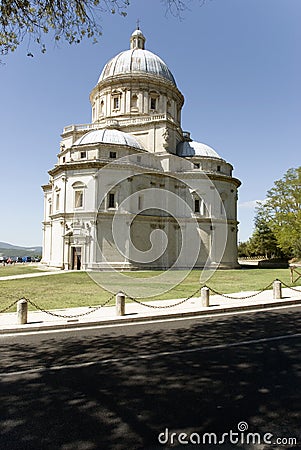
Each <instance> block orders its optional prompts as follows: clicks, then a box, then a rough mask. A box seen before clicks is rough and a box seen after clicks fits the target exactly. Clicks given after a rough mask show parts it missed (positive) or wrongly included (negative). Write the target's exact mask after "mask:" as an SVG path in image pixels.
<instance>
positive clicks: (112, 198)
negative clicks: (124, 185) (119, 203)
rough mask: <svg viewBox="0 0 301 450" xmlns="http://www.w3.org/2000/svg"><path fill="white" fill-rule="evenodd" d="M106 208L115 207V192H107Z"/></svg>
mask: <svg viewBox="0 0 301 450" xmlns="http://www.w3.org/2000/svg"><path fill="white" fill-rule="evenodd" d="M108 200H109V201H108V208H115V194H109V198H108Z"/></svg>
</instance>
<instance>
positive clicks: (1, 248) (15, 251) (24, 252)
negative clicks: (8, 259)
mask: <svg viewBox="0 0 301 450" xmlns="http://www.w3.org/2000/svg"><path fill="white" fill-rule="evenodd" d="M40 255H42V247H41V246H39V245H37V246H34V247H20V246H18V245H13V244H8V243H7V242H0V256H40Z"/></svg>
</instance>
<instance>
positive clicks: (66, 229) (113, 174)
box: [42, 28, 240, 271]
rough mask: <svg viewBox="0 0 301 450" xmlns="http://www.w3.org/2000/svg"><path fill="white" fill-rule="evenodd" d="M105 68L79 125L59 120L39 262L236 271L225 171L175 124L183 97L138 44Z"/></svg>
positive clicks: (141, 41)
mask: <svg viewBox="0 0 301 450" xmlns="http://www.w3.org/2000/svg"><path fill="white" fill-rule="evenodd" d="M145 41H146V39H145V37H144V35H143V33H142V31H141V30H140V29H139V28H138V29H137V30H135V31H134V32H133V34H132V35H131V37H130V49H128V50H125V51H122V52H121V53H119V54H118V55H117V56H115V57H113V58H112V59H111V60H110V61H109V62H107V64H105V66H104V68H103V70H102V72H101V74H100V76H99V79H98V82H97V84H96V86H95V87H94V89H93V90H92V92H91V94H90V102H91V108H92V120H91V123H89V124H81V125H69V126H66V127H65V128H64V130H63V133H62V139H61V144H60V150H59V153H58V160H57V163H56V164H55V166H54V167H53V168H52V169H51V170H50V171H49V176H50V179H49V183H48V184H46V185H44V186H42V188H43V192H44V219H43V257H42V263H44V264H45V265H47V266H49V267H57V268H61V269H64V270H68V269H69V270H70V269H75V270H81V269H82V270H91V271H99V270H113V269H116V270H127V269H128V270H137V269H163V270H165V269H169V268H172V269H173V268H174V269H187V268H204V267H219V268H236V267H238V263H237V226H238V222H237V189H238V187H239V186H240V181H239V180H238V179H236V178H234V177H233V176H232V171H233V167H232V165H231V164H229V163H228V162H226V161H225V160H224V159H223V158H222V157H221V156H219V154H218V153H217V152H216V151H215V150H213V149H212V148H211V147H209V146H208V145H206V144H203V143H200V142H196V141H194V140H193V139H192V138H191V137H190V133H189V132H187V131H183V130H182V128H181V110H182V107H183V103H184V97H183V95H182V93H181V92H180V90H179V89H178V87H177V84H176V81H175V78H174V77H173V74H172V73H171V71H170V70H169V68H168V67H167V65H166V64H165V63H164V61H163V60H162V59H161V58H159V57H158V56H157V55H156V54H154V53H152V52H150V51H149V50H146V49H145Z"/></svg>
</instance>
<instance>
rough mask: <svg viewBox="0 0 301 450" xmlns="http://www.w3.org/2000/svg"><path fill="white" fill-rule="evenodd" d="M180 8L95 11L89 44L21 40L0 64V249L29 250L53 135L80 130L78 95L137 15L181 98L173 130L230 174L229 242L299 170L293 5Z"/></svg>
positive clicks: (87, 117)
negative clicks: (0, 244)
mask: <svg viewBox="0 0 301 450" xmlns="http://www.w3.org/2000/svg"><path fill="white" fill-rule="evenodd" d="M201 3H202V2H201V1H198V0H191V1H188V2H187V4H188V6H189V9H187V10H186V11H185V12H183V13H182V18H181V20H180V19H178V18H176V17H173V16H172V15H170V14H166V11H165V8H164V2H162V1H161V0H152V1H147V0H131V6H130V8H129V9H128V15H127V17H126V18H123V17H120V16H118V15H114V16H111V15H108V14H107V15H105V16H103V19H102V28H103V36H102V37H101V38H100V39H99V42H98V44H95V45H93V44H92V42H91V41H89V40H87V41H85V42H83V43H81V44H80V45H76V46H69V45H68V44H64V43H60V44H59V46H55V45H54V44H53V43H52V42H51V40H50V39H49V40H47V43H48V47H47V52H46V54H44V55H42V54H41V53H40V52H39V50H38V49H37V48H35V47H34V45H31V46H30V51H31V52H32V53H34V55H35V56H34V58H29V57H27V56H26V55H27V50H28V45H27V42H26V43H24V45H22V46H21V47H20V48H19V49H18V50H17V51H16V52H15V53H13V54H11V55H9V56H7V57H4V58H3V59H2V60H3V62H4V63H5V65H2V66H0V80H1V83H0V105H1V106H0V129H1V166H0V175H1V187H2V194H1V203H0V213H1V220H0V241H5V242H10V243H14V244H18V245H26V246H33V245H41V242H42V224H41V223H42V220H43V193H42V190H41V187H40V186H41V185H42V184H46V183H47V182H48V174H47V171H48V170H49V169H51V168H52V167H53V165H54V164H55V163H56V155H57V153H58V151H59V141H60V133H61V131H62V128H63V127H64V126H66V125H69V124H73V123H74V124H75V123H89V122H90V121H91V108H90V103H89V93H90V91H91V90H92V88H93V87H94V86H95V84H96V82H97V79H98V77H99V74H100V72H101V70H102V68H103V66H104V64H105V63H106V62H107V61H108V60H109V59H110V58H111V57H113V56H114V55H116V54H117V53H119V52H120V51H123V50H126V49H127V48H128V47H129V37H130V35H131V33H132V31H134V29H135V28H136V20H137V18H139V19H140V28H141V29H142V31H143V33H144V34H145V36H146V39H147V41H146V48H147V49H148V50H150V51H153V52H154V53H156V54H158V55H159V56H160V57H161V58H162V59H163V60H164V61H165V62H166V63H167V64H168V66H169V68H170V70H171V71H172V73H173V75H174V77H175V79H176V82H177V85H178V87H179V89H180V90H181V92H182V93H183V95H184V97H185V105H184V109H183V113H182V128H183V129H184V130H186V131H190V132H191V136H192V138H193V139H194V140H196V141H199V142H204V143H206V144H208V145H210V146H211V147H213V148H214V149H215V150H216V151H217V152H218V153H219V154H220V155H221V156H222V157H223V158H224V159H226V160H227V161H229V162H231V163H232V164H233V166H234V175H235V176H236V177H237V178H239V179H240V180H241V181H242V186H241V187H240V189H239V221H240V225H239V230H240V231H239V239H240V240H241V241H244V240H246V239H248V237H249V236H250V235H251V233H252V229H253V217H254V203H255V202H256V200H262V199H264V198H265V194H266V192H267V190H268V189H269V188H271V187H272V186H273V183H274V181H275V180H277V179H279V178H282V176H283V175H284V173H285V172H286V171H287V170H288V169H289V168H291V167H298V166H300V165H301V161H300V142H301V126H300V124H301V120H300V119H301V89H300V83H301V54H300V50H301V27H300V23H301V2H300V0H207V2H205V4H204V5H203V6H200V4H201Z"/></svg>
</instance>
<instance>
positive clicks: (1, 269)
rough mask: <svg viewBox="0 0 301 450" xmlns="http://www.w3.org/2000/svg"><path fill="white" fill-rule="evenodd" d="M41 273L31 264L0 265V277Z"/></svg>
mask: <svg viewBox="0 0 301 450" xmlns="http://www.w3.org/2000/svg"><path fill="white" fill-rule="evenodd" d="M35 272H41V271H40V270H39V269H38V268H37V266H35V265H31V264H22V263H18V264H15V265H14V264H6V265H5V266H3V265H2V264H1V265H0V277H9V276H10V275H22V274H27V273H35Z"/></svg>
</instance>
